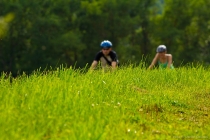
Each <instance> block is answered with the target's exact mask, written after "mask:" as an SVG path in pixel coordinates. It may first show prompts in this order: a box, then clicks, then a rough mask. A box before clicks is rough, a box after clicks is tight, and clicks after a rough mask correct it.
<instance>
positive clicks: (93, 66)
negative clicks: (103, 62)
mask: <svg viewBox="0 0 210 140" xmlns="http://www.w3.org/2000/svg"><path fill="white" fill-rule="evenodd" d="M97 64H98V61H96V60H94V61H93V63H92V64H91V67H90V69H91V70H94V69H95V68H96V66H97Z"/></svg>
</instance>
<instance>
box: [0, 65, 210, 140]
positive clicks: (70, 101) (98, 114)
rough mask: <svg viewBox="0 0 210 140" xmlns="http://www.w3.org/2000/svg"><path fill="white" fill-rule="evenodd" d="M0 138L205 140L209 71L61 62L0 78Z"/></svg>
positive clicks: (209, 101) (209, 123)
mask: <svg viewBox="0 0 210 140" xmlns="http://www.w3.org/2000/svg"><path fill="white" fill-rule="evenodd" d="M0 102H1V105H0V139H1V140H48V139H50V140H58V139H61V140H68V139H69V140H122V139H124V140H140V139H210V134H209V132H210V116H209V115H210V114H209V110H210V69H209V68H204V67H202V66H199V67H182V68H177V69H175V70H158V69H154V70H147V69H146V68H144V67H132V66H129V67H124V68H120V69H119V70H116V71H113V72H106V73H103V72H102V71H100V70H98V71H93V72H87V73H86V72H83V70H74V69H73V68H59V69H57V70H56V71H48V72H45V73H40V72H35V73H34V74H31V75H30V76H26V75H21V76H20V77H18V78H15V79H12V82H11V79H10V80H9V78H5V74H3V73H2V74H1V80H0Z"/></svg>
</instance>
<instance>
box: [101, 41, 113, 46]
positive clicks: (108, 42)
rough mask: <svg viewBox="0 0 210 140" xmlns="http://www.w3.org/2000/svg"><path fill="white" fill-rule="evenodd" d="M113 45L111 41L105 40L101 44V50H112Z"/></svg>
mask: <svg viewBox="0 0 210 140" xmlns="http://www.w3.org/2000/svg"><path fill="white" fill-rule="evenodd" d="M111 47H112V43H111V42H110V41H109V40H104V41H102V42H101V48H111Z"/></svg>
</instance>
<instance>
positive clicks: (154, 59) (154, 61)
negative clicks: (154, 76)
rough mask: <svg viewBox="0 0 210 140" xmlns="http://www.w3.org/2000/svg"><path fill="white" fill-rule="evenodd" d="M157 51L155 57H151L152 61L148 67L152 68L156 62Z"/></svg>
mask: <svg viewBox="0 0 210 140" xmlns="http://www.w3.org/2000/svg"><path fill="white" fill-rule="evenodd" d="M158 55H159V54H158V53H157V54H156V55H155V57H154V58H153V60H152V63H151V64H150V66H149V69H152V68H153V67H154V65H155V64H156V63H157V60H158Z"/></svg>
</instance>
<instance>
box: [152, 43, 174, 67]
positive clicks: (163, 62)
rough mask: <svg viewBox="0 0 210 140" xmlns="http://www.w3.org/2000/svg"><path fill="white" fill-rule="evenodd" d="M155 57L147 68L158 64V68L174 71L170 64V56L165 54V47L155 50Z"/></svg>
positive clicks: (160, 46)
mask: <svg viewBox="0 0 210 140" xmlns="http://www.w3.org/2000/svg"><path fill="white" fill-rule="evenodd" d="M156 52H157V53H156V55H155V57H154V59H153V61H152V63H151V65H150V66H149V69H151V68H153V67H154V65H155V64H156V63H157V62H158V65H159V68H161V69H165V68H169V69H174V67H173V64H172V55H171V54H167V53H166V52H167V48H166V46H165V45H159V46H158V47H157V49H156Z"/></svg>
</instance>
